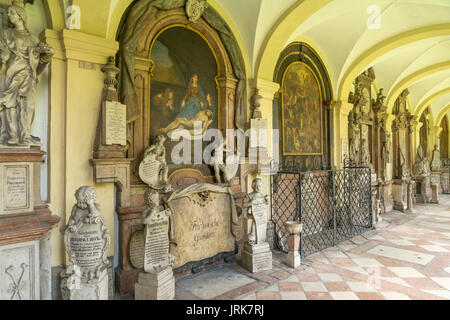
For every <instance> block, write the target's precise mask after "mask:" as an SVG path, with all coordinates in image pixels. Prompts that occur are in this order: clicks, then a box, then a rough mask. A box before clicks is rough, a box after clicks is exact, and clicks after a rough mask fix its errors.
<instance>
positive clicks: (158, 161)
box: [139, 135, 171, 192]
mask: <svg viewBox="0 0 450 320" xmlns="http://www.w3.org/2000/svg"><path fill="white" fill-rule="evenodd" d="M165 141H166V137H164V136H163V135H159V136H157V137H156V143H155V144H153V145H151V146H150V147H148V148H147V149H146V150H145V152H144V158H143V160H142V162H141V164H140V165H139V177H140V178H141V179H142V181H144V183H145V184H147V185H148V186H149V187H150V188H151V189H154V190H162V191H164V192H169V191H170V190H171V186H170V184H169V183H168V182H167V173H168V172H169V167H168V166H167V163H166V149H165V147H164V142H165Z"/></svg>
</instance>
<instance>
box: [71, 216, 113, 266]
mask: <svg viewBox="0 0 450 320" xmlns="http://www.w3.org/2000/svg"><path fill="white" fill-rule="evenodd" d="M65 244H66V250H67V253H68V255H69V259H70V261H71V262H72V263H73V264H76V265H78V266H79V267H80V268H81V270H82V271H86V270H95V269H97V268H98V267H100V266H102V265H104V264H107V259H106V250H107V249H108V244H109V237H108V235H107V231H106V223H105V221H104V219H103V218H102V217H100V216H97V217H96V216H93V215H92V214H90V215H88V216H87V217H85V218H84V219H83V220H82V221H81V222H80V223H79V224H78V225H75V226H69V227H68V228H67V230H66V233H65Z"/></svg>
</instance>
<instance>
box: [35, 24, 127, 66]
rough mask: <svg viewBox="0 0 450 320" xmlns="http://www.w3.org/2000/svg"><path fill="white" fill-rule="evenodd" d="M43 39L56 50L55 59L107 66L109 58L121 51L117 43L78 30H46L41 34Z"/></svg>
mask: <svg viewBox="0 0 450 320" xmlns="http://www.w3.org/2000/svg"><path fill="white" fill-rule="evenodd" d="M41 39H43V40H45V41H46V42H47V43H48V44H49V45H50V46H52V47H53V48H54V49H55V57H54V58H56V59H61V60H77V61H86V62H90V63H97V64H105V63H106V61H107V59H108V57H111V56H115V55H116V53H117V51H118V50H119V43H118V42H117V41H114V40H107V39H105V38H102V37H97V36H94V35H90V34H87V33H84V32H81V31H78V30H69V29H63V30H61V31H55V30H50V29H46V30H45V31H44V32H43V33H42V34H41Z"/></svg>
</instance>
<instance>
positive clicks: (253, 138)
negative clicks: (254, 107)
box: [250, 119, 267, 148]
mask: <svg viewBox="0 0 450 320" xmlns="http://www.w3.org/2000/svg"><path fill="white" fill-rule="evenodd" d="M257 147H260V148H267V119H251V120H250V148H257Z"/></svg>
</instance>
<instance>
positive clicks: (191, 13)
mask: <svg viewBox="0 0 450 320" xmlns="http://www.w3.org/2000/svg"><path fill="white" fill-rule="evenodd" d="M207 7H208V4H207V3H206V0H187V1H186V14H187V16H188V17H189V21H191V22H197V20H198V19H200V17H201V16H202V14H203V11H205V9H206V8H207Z"/></svg>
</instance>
